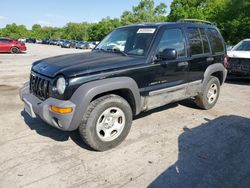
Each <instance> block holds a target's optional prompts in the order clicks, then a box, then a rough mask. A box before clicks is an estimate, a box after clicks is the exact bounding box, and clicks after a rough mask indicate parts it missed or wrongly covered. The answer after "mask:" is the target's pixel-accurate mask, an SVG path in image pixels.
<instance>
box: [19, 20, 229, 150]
mask: <svg viewBox="0 0 250 188" xmlns="http://www.w3.org/2000/svg"><path fill="white" fill-rule="evenodd" d="M225 55H226V50H225V46H224V41H223V38H222V36H221V34H220V32H219V31H218V29H217V28H216V27H215V26H214V25H213V24H211V23H209V22H205V21H202V20H181V21H178V22H175V23H145V24H137V25H129V26H125V27H121V28H118V29H115V30H114V31H112V32H111V33H110V34H108V35H107V36H106V37H105V38H104V39H103V40H102V41H101V42H100V43H99V44H98V45H97V47H96V48H95V49H94V50H93V51H92V52H90V53H79V54H70V55H62V56H57V57H52V58H47V59H43V60H39V61H37V62H35V63H33V65H32V69H31V74H30V81H29V82H27V83H26V84H24V87H23V88H22V89H21V90H20V97H21V99H22V100H23V101H24V103H25V111H26V112H27V113H28V114H29V115H30V116H31V117H37V116H38V117H40V118H41V119H43V120H44V121H45V122H47V123H48V124H50V125H52V126H54V127H56V128H58V129H61V130H65V131H72V130H75V129H79V132H80V135H81V137H82V139H83V140H84V141H85V142H86V143H87V144H88V145H89V146H90V147H92V148H93V149H95V150H99V151H103V150H108V149H110V148H113V147H115V146H117V145H118V144H120V143H121V142H122V141H123V140H124V139H125V137H126V136H127V135H128V133H129V130H130V127H131V124H132V120H133V117H134V116H135V115H138V114H139V113H141V112H143V111H148V110H151V109H153V108H157V107H159V106H163V105H165V104H168V103H171V102H174V101H179V100H183V99H186V98H190V97H195V99H196V102H197V105H198V106H199V107H200V108H202V109H210V108H212V107H213V106H214V105H215V104H216V102H217V100H218V97H219V93H220V86H221V85H222V84H223V82H224V80H225V78H226V74H227V72H226V69H225V67H224V61H225V59H226V58H225Z"/></svg>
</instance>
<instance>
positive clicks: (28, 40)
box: [26, 38, 36, 43]
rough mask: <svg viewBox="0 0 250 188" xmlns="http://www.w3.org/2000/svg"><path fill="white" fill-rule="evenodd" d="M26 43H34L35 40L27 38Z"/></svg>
mask: <svg viewBox="0 0 250 188" xmlns="http://www.w3.org/2000/svg"><path fill="white" fill-rule="evenodd" d="M26 43H36V39H35V38H27V39H26Z"/></svg>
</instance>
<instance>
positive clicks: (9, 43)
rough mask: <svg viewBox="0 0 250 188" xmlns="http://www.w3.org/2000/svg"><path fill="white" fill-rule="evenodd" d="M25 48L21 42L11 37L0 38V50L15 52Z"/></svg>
mask: <svg viewBox="0 0 250 188" xmlns="http://www.w3.org/2000/svg"><path fill="white" fill-rule="evenodd" d="M26 49H27V48H26V46H25V44H24V43H23V42H19V41H17V40H15V39H11V38H0V52H10V53H13V54H16V53H20V52H23V51H26Z"/></svg>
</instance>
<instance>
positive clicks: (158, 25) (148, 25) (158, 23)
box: [120, 21, 215, 28]
mask: <svg viewBox="0 0 250 188" xmlns="http://www.w3.org/2000/svg"><path fill="white" fill-rule="evenodd" d="M165 25H190V26H192V27H201V26H202V27H215V25H213V24H210V22H204V23H195V22H188V21H186V22H182V21H179V22H145V23H140V24H131V25H126V26H122V27H120V28H127V27H138V26H139V27H157V28H159V27H161V26H165Z"/></svg>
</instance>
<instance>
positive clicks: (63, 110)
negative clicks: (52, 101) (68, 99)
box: [50, 106, 73, 114]
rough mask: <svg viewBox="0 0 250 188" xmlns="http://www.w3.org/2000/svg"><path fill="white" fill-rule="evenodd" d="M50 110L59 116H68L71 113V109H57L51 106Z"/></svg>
mask: <svg viewBox="0 0 250 188" xmlns="http://www.w3.org/2000/svg"><path fill="white" fill-rule="evenodd" d="M50 110H51V111H53V112H56V113H59V114H68V113H71V112H73V108H71V107H69V108H62V107H57V106H51V107H50Z"/></svg>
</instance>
